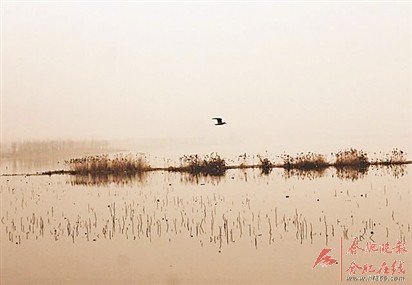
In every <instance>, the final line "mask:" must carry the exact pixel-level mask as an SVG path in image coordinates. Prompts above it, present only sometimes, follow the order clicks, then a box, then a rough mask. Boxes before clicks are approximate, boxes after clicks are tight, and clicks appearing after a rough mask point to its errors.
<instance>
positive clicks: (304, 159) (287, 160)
mask: <svg viewBox="0 0 412 285" xmlns="http://www.w3.org/2000/svg"><path fill="white" fill-rule="evenodd" d="M281 159H282V160H283V167H284V168H285V169H300V170H313V169H322V168H327V167H329V166H330V164H329V163H328V162H327V161H326V158H325V156H324V155H322V154H317V153H313V152H308V153H307V154H304V153H303V152H302V153H300V154H298V155H297V156H295V157H293V156H290V155H288V154H283V155H281Z"/></svg>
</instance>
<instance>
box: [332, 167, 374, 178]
mask: <svg viewBox="0 0 412 285" xmlns="http://www.w3.org/2000/svg"><path fill="white" fill-rule="evenodd" d="M368 169H369V167H368V166H359V167H356V166H351V167H349V166H345V167H336V176H337V177H338V178H339V179H344V180H352V181H355V180H358V179H360V178H364V177H366V175H367V174H368Z"/></svg>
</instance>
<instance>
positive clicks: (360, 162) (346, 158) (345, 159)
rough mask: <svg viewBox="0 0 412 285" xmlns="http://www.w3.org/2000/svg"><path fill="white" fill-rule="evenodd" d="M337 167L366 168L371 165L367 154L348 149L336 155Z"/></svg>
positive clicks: (335, 164)
mask: <svg viewBox="0 0 412 285" xmlns="http://www.w3.org/2000/svg"><path fill="white" fill-rule="evenodd" d="M334 156H335V163H334V166H335V167H352V168H359V169H362V168H366V167H368V166H369V165H370V162H369V159H368V155H367V154H366V152H364V151H362V150H357V149H353V148H351V149H348V150H343V151H339V152H337V153H335V155H334Z"/></svg>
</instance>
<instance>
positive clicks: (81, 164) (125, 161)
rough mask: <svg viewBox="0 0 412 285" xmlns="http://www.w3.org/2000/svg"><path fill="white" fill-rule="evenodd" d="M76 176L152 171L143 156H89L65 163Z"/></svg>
mask: <svg viewBox="0 0 412 285" xmlns="http://www.w3.org/2000/svg"><path fill="white" fill-rule="evenodd" d="M65 163H66V164H67V165H68V166H69V169H70V171H72V172H73V173H74V174H80V175H87V174H133V173H139V172H144V171H149V170H151V169H152V168H151V166H150V165H149V164H148V162H147V161H146V159H145V158H144V157H143V156H138V155H136V156H132V155H127V156H123V155H117V156H116V157H114V158H109V157H108V155H97V156H87V157H83V158H76V159H71V160H68V161H65Z"/></svg>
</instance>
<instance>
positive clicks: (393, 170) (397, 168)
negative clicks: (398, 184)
mask: <svg viewBox="0 0 412 285" xmlns="http://www.w3.org/2000/svg"><path fill="white" fill-rule="evenodd" d="M371 167H373V169H377V170H381V171H382V172H383V173H382V175H391V176H393V177H394V178H400V177H402V176H404V175H405V174H406V173H407V167H406V165H404V164H392V165H382V166H380V165H373V166H371Z"/></svg>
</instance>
